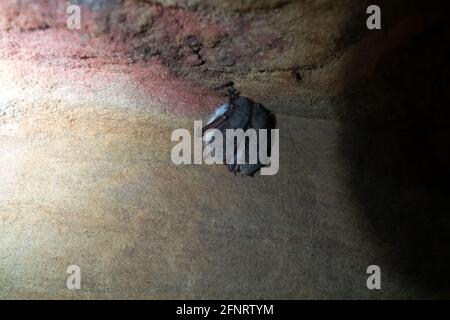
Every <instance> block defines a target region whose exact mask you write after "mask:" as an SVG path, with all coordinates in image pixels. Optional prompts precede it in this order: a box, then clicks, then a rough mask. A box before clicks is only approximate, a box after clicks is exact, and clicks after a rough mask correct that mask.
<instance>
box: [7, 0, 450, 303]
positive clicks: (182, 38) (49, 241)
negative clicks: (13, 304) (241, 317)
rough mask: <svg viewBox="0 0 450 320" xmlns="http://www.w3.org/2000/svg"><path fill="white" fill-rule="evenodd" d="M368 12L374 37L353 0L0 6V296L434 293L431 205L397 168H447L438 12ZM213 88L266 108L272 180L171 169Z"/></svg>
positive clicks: (441, 229) (416, 6) (418, 184)
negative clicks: (78, 20)
mask: <svg viewBox="0 0 450 320" xmlns="http://www.w3.org/2000/svg"><path fill="white" fill-rule="evenodd" d="M379 2H380V6H381V7H382V8H383V9H382V10H383V29H382V30H381V31H368V30H367V29H366V28H365V19H366V14H365V8H366V7H367V5H368V3H369V2H368V1H356V0H338V1H331V0H321V1H312V0H311V1H309V0H299V1H290V0H264V1H247V0H239V1H232V0H224V1H204V0H164V1H162V0H161V1H137V0H134V1H133V0H123V1H84V0H78V1H72V3H78V4H81V5H82V29H81V30H68V29H67V28H66V27H65V17H66V16H65V8H66V6H67V5H68V3H69V2H64V1H56V0H55V1H52V0H40V1H31V0H30V1H17V0H7V1H2V2H1V3H0V75H1V77H0V145H1V148H0V182H1V184H0V297H2V298H86V299H88V298H235V299H238V298H380V297H384V298H405V297H429V296H430V295H436V296H445V295H446V294H447V292H448V291H447V290H446V289H447V288H448V286H447V287H446V286H445V285H446V284H447V283H446V282H445V281H441V283H440V285H441V286H440V287H436V286H435V283H436V281H437V280H436V279H440V276H441V275H442V270H444V271H445V270H447V268H446V267H447V266H448V263H446V261H448V260H447V258H448V257H447V254H445V253H442V252H448V250H446V248H447V245H448V241H447V240H446V239H447V238H446V236H445V235H446V234H448V233H447V231H448V229H449V228H448V226H447V222H446V221H447V220H448V219H446V218H445V214H444V213H445V212H448V211H446V209H447V208H448V205H447V200H446V199H447V198H448V197H446V195H447V194H446V193H445V192H444V191H442V190H441V189H439V188H438V191H436V188H435V186H434V185H433V186H432V187H430V185H429V184H427V183H428V182H426V181H427V179H426V178H424V177H422V176H421V175H417V176H416V175H415V172H416V171H414V170H413V169H414V168H416V166H417V167H421V168H422V167H426V168H430V167H433V165H430V163H429V162H426V161H428V160H429V159H428V158H426V157H422V156H423V155H428V154H431V153H432V152H429V151H428V149H426V148H428V147H429V146H430V145H431V146H433V147H432V148H434V149H433V150H436V152H437V154H438V155H442V156H438V157H440V160H442V161H440V162H439V163H442V165H443V166H444V168H443V170H442V171H438V172H437V174H438V175H439V174H442V172H450V171H448V170H447V169H448V168H446V167H445V166H446V165H445V163H446V161H445V155H446V154H447V153H446V150H447V149H448V148H447V147H448V145H446V139H442V138H439V137H442V136H443V135H442V134H440V133H441V132H444V133H445V132H447V131H446V129H445V128H446V127H447V126H448V125H449V123H448V121H447V120H448V113H446V109H445V106H446V105H447V104H446V103H447V102H448V101H449V99H448V96H443V94H442V93H443V92H447V91H448V90H447V89H448V88H446V86H445V83H447V82H446V81H444V80H445V79H447V80H448V74H449V68H448V61H447V60H446V57H448V55H447V54H448V49H445V46H446V42H445V41H443V40H442V39H447V40H448V39H449V36H448V35H449V32H448V30H446V29H445V18H446V17H445V10H442V9H441V8H440V7H439V6H437V5H436V6H435V5H431V4H423V3H421V2H419V1H398V2H395V3H394V2H393V1H379ZM231 81H232V82H233V83H234V84H235V85H236V87H237V88H238V89H239V90H240V91H241V92H242V93H243V94H244V95H248V96H250V97H252V98H254V99H256V100H258V101H260V102H262V103H263V104H264V105H266V106H267V107H269V108H270V109H271V110H273V111H274V112H275V115H276V116H277V125H278V127H279V129H280V136H281V145H280V172H279V173H278V174H277V175H276V176H273V177H270V176H269V177H262V176H257V177H255V178H254V179H249V178H244V177H234V176H232V175H229V174H228V172H226V170H225V169H224V168H223V167H221V166H206V165H203V166H188V165H187V166H176V165H174V164H173V163H172V162H171V159H170V151H171V148H172V146H173V143H172V142H171V141H170V134H171V132H172V131H173V130H174V129H176V128H181V127H185V128H188V129H190V128H192V125H193V123H192V121H193V120H198V119H204V118H205V117H206V116H207V114H208V113H209V112H210V111H211V110H212V109H213V108H214V107H215V106H216V105H217V104H218V103H219V102H220V101H221V100H223V97H222V93H223V92H224V91H225V87H226V85H227V84H229V83H230V82H231ZM438 98H439V99H438ZM431 109H432V111H430V110H431ZM437 126H442V127H443V128H440V129H439V130H437V129H436V130H435V127H437ZM444 136H445V135H444ZM435 137H438V138H435ZM426 139H431V141H432V142H431V144H428V143H425V140H426ZM427 141H428V140H427ZM411 159H412V160H411ZM405 160H410V162H408V161H405ZM405 163H406V164H405ZM412 172H414V173H413V174H412ZM423 172H424V176H427V177H428V176H432V175H433V174H435V173H430V172H429V171H428V169H427V170H425V171H423ZM424 181H425V182H424ZM430 212H431V214H430ZM433 213H437V214H436V215H433ZM424 226H426V227H424ZM417 234H420V235H421V237H422V238H420V237H419V238H417V237H415V236H414V235H417ZM424 243H426V244H427V245H424ZM410 246H411V248H410ZM70 264H76V265H79V266H80V267H81V272H82V289H81V290H78V291H70V290H68V289H67V288H66V287H65V280H66V278H67V276H68V275H67V274H66V273H65V270H66V268H67V266H68V265H70ZM370 264H378V265H380V266H381V267H382V270H383V290H381V291H378V292H374V291H369V290H367V288H366V277H367V275H366V273H365V270H366V268H367V266H368V265H370ZM411 266H416V267H417V268H419V269H418V270H419V272H416V271H415V270H414V269H413V267H411ZM418 273H420V274H421V276H420V277H419V279H417V274H418ZM422 273H423V275H422ZM426 275H429V276H426ZM430 275H431V276H430ZM433 277H435V278H433ZM430 287H431V289H430Z"/></svg>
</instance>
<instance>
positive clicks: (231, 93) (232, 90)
mask: <svg viewBox="0 0 450 320" xmlns="http://www.w3.org/2000/svg"><path fill="white" fill-rule="evenodd" d="M227 93H228V96H229V97H230V98H235V97H237V96H239V93H240V92H239V90H238V89H236V88H235V87H234V86H232V87H231V88H228V91H227Z"/></svg>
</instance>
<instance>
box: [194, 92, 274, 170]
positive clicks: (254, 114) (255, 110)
mask: <svg viewBox="0 0 450 320" xmlns="http://www.w3.org/2000/svg"><path fill="white" fill-rule="evenodd" d="M273 124H274V117H273V115H272V113H271V112H270V111H269V110H268V109H266V108H265V107H264V106H263V105H262V104H260V103H257V102H255V101H253V100H252V99H250V98H248V97H243V96H239V94H238V92H237V91H236V90H235V89H234V88H233V89H232V90H230V91H229V99H228V102H227V103H225V104H223V105H221V106H220V107H218V108H217V109H216V110H215V111H214V113H213V114H212V115H211V117H210V118H209V120H208V122H207V125H206V126H205V127H203V128H202V136H203V141H204V142H205V145H208V144H210V143H211V142H212V141H213V134H212V131H208V130H209V129H217V130H219V131H221V132H222V134H223V137H224V153H223V154H224V163H225V165H226V167H227V169H228V170H229V171H230V172H233V173H234V174H235V175H236V174H237V173H240V174H242V175H248V176H253V175H254V174H255V173H256V172H257V171H258V170H259V169H260V168H261V167H262V166H263V164H262V163H261V161H260V158H259V143H260V141H259V140H260V136H259V134H258V130H259V129H267V130H270V129H272V127H273ZM251 128H253V129H255V130H256V131H257V145H258V147H257V150H258V157H257V162H256V163H249V146H248V144H247V143H246V141H245V139H244V141H242V142H241V143H244V144H245V145H243V146H242V145H235V146H234V155H233V156H234V159H227V158H226V152H225V145H226V137H227V135H226V132H225V130H226V129H242V130H244V131H246V130H247V129H251ZM233 139H234V137H233ZM233 143H234V142H233ZM267 144H268V145H267V149H266V150H267V151H268V152H269V154H270V135H268V139H267ZM239 158H240V159H245V161H244V163H237V162H238V161H237V160H238V159H239ZM241 162H242V161H241Z"/></svg>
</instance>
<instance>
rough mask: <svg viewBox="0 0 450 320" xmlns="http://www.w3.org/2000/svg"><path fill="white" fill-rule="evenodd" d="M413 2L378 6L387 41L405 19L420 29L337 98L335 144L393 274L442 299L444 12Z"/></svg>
mask: <svg viewBox="0 0 450 320" xmlns="http://www.w3.org/2000/svg"><path fill="white" fill-rule="evenodd" d="M418 3H419V2H415V3H414V2H412V1H396V3H395V5H394V4H392V5H391V4H389V3H385V4H384V5H383V7H382V10H383V14H384V18H383V19H384V20H383V30H382V31H378V32H382V33H383V35H388V34H389V32H391V31H392V30H391V28H393V27H394V26H395V25H398V24H399V23H402V19H403V18H405V19H406V16H407V15H411V14H412V15H416V16H419V15H420V19H419V21H421V23H422V25H421V27H420V28H418V29H417V31H412V32H413V34H412V35H411V34H409V38H408V39H402V40H404V43H401V44H399V45H398V46H396V44H393V45H392V46H387V47H389V49H387V50H384V49H383V52H382V54H381V55H380V57H379V59H378V61H377V63H376V67H375V69H374V72H373V74H372V76H370V77H368V78H367V79H365V81H362V82H360V83H359V84H358V85H357V86H352V89H351V90H349V91H347V92H346V94H345V95H344V96H341V97H339V98H338V101H340V102H339V103H338V105H340V107H346V108H347V110H350V111H347V112H349V114H351V115H353V116H342V121H343V123H345V125H344V127H345V130H343V132H344V133H343V136H342V140H341V143H342V151H343V153H344V154H345V156H346V158H347V159H348V163H349V165H350V173H351V175H352V186H353V189H354V192H355V194H356V195H357V198H358V199H359V201H360V202H361V204H362V205H363V209H364V212H365V214H366V216H367V219H369V220H370V222H371V226H372V229H373V232H374V234H375V235H376V236H377V237H378V238H379V239H380V241H381V243H382V244H383V248H385V253H386V257H387V260H388V261H389V264H390V267H391V268H393V269H394V270H395V271H396V272H398V273H400V274H402V275H404V276H405V279H407V280H406V281H407V282H408V283H409V284H414V285H417V286H418V291H419V292H420V293H419V295H421V296H422V295H423V297H436V296H437V297H443V296H445V295H448V293H450V277H449V276H448V274H449V271H450V90H449V89H450V88H449V83H450V81H449V80H450V50H449V43H450V28H449V26H448V18H447V16H448V14H449V13H450V6H449V5H448V4H447V3H446V2H440V1H436V2H432V3H428V4H425V3H424V2H422V4H420V5H419V4H418ZM403 4H405V7H408V10H405V11H404V12H402V11H401V8H402V5H403ZM365 32H367V33H370V32H377V31H365ZM380 45H383V46H385V45H386V44H385V43H384V42H383V41H381V42H380ZM372 53H373V52H367V55H365V54H364V53H361V56H360V57H355V60H364V59H370V58H371V54H372ZM355 72H357V71H356V70H355ZM342 104H345V106H343V105H342Z"/></svg>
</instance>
